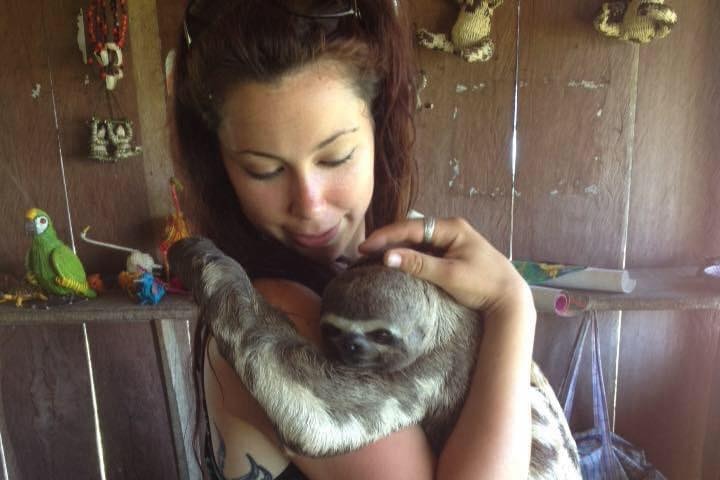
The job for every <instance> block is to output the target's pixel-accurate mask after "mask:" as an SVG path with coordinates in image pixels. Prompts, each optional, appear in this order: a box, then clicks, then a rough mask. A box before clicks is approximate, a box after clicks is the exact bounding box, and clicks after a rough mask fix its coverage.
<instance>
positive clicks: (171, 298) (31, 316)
mask: <svg viewBox="0 0 720 480" xmlns="http://www.w3.org/2000/svg"><path fill="white" fill-rule="evenodd" d="M196 311H197V308H196V306H195V304H194V303H193V302H192V300H191V299H190V298H189V297H187V296H183V295H167V296H165V297H164V298H163V299H162V301H161V302H160V303H158V304H157V305H140V304H138V303H137V302H136V301H135V300H132V299H130V298H128V296H127V295H126V294H125V293H123V292H119V291H113V292H109V293H107V294H104V295H102V296H100V297H99V298H97V299H94V300H87V301H80V302H78V303H74V304H72V305H66V306H59V307H53V308H51V309H49V310H45V309H44V308H36V309H32V308H15V306H14V305H12V304H2V305H0V325H44V324H48V323H50V324H70V325H79V324H82V323H103V324H104V323H127V322H132V323H137V322H140V323H143V322H145V323H147V322H149V321H151V320H156V319H159V318H163V319H169V320H179V321H181V322H182V321H186V320H188V319H189V318H193V317H194V315H195V314H196Z"/></svg>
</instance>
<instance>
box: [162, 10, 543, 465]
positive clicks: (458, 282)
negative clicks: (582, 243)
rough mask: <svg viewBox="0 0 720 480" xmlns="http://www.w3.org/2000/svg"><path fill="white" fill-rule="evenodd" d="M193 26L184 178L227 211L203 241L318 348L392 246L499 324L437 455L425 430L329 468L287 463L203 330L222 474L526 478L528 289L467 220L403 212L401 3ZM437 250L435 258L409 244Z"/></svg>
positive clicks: (247, 13)
mask: <svg viewBox="0 0 720 480" xmlns="http://www.w3.org/2000/svg"><path fill="white" fill-rule="evenodd" d="M185 27H186V28H185V32H184V34H183V40H182V42H181V46H180V48H179V51H178V57H177V68H176V77H175V94H176V104H175V115H176V122H177V128H178V134H179V139H180V147H181V153H182V161H183V162H184V168H186V169H187V170H188V173H189V175H190V178H191V179H192V181H193V182H195V186H196V188H197V189H198V191H199V192H200V193H201V197H202V198H203V199H204V200H205V204H206V205H205V206H206V210H207V212H209V213H210V215H209V216H208V218H207V219H205V222H204V233H206V234H207V235H208V236H209V237H211V238H212V239H213V240H215V242H216V243H217V244H218V246H219V247H220V248H221V249H223V250H224V251H225V252H226V253H228V254H231V255H233V256H235V257H236V259H237V260H238V261H240V263H241V264H243V266H244V267H245V268H246V269H247V270H248V272H249V273H250V275H251V277H252V278H253V279H254V285H255V287H256V288H257V289H258V290H259V291H260V292H261V293H262V294H263V295H264V296H265V297H266V299H267V300H268V301H269V302H270V303H272V304H274V305H275V306H276V307H278V308H280V309H282V310H284V311H286V312H287V313H288V315H289V316H290V317H291V319H292V320H293V322H294V323H295V325H296V326H297V328H298V330H299V331H300V333H302V334H303V335H305V336H307V337H308V338H310V339H313V340H317V339H318V336H319V333H318V325H317V319H318V311H319V297H318V294H319V293H320V292H322V288H323V286H324V285H325V283H327V281H328V280H329V279H330V278H332V276H333V275H334V274H335V273H336V272H337V271H338V269H341V268H343V265H344V264H345V263H346V262H347V261H349V260H352V259H354V258H357V257H358V256H359V255H361V254H368V253H371V252H376V251H383V250H385V253H384V259H385V263H386V264H388V265H389V266H392V267H395V268H401V269H403V270H405V271H408V272H410V273H412V274H414V275H416V276H418V277H420V278H424V279H426V280H429V281H431V282H433V283H435V284H437V285H439V286H440V287H442V288H444V289H445V290H446V291H447V292H448V293H450V294H451V295H452V296H454V297H455V298H456V299H457V300H458V301H459V302H461V303H463V304H465V305H466V306H469V307H471V308H475V309H477V310H481V311H483V312H484V316H485V322H486V323H485V333H484V337H483V341H482V344H481V346H480V351H479V352H478V362H477V368H476V372H475V374H474V377H473V379H472V384H471V389H470V392H469V394H468V397H467V400H466V403H465V405H464V407H463V411H462V414H461V417H460V419H459V421H458V423H457V425H456V426H455V428H454V430H453V433H452V435H451V436H450V438H449V440H448V442H447V444H446V445H445V447H444V449H443V451H442V453H441V454H440V456H439V457H438V458H434V456H433V454H432V453H431V451H430V449H429V447H428V444H427V440H426V439H425V437H424V434H423V432H422V430H421V429H420V427H419V426H415V427H411V428H408V429H405V430H403V431H400V432H397V433H395V434H393V435H391V436H389V437H387V438H385V439H382V440H380V441H378V442H376V443H374V444H372V445H369V446H367V447H365V448H363V449H361V450H359V451H357V452H353V453H350V454H347V455H342V456H338V457H333V458H326V459H309V458H303V457H293V458H292V459H290V458H288V457H287V456H286V455H285V454H284V453H283V451H282V449H281V448H280V447H279V445H278V443H277V439H276V438H275V436H274V434H273V431H272V427H271V425H270V422H269V420H268V419H267V417H266V416H265V414H264V412H263V411H262V409H261V408H260V407H259V406H258V405H257V403H256V402H255V401H254V400H253V399H252V397H251V396H250V395H249V394H248V392H247V391H246V390H245V389H244V387H243V385H242V383H241V381H240V380H239V379H238V377H237V376H236V375H235V373H234V372H233V370H232V368H231V367H230V366H229V365H228V364H227V362H225V360H224V359H223V358H222V357H221V356H220V355H219V353H218V351H217V348H216V345H215V343H214V341H213V339H212V338H211V337H210V336H209V335H208V329H207V325H206V324H203V323H202V322H201V323H200V325H199V326H198V329H197V331H196V334H195V341H194V351H195V355H196V358H195V360H196V362H195V373H196V380H197V387H198V388H197V392H198V399H199V400H198V401H199V408H198V419H197V421H198V426H199V438H200V441H201V445H202V447H201V448H202V449H203V453H204V454H205V456H207V457H208V458H209V459H210V462H209V464H210V467H211V470H217V472H216V475H217V476H220V475H224V476H225V477H226V478H263V479H265V478H268V479H269V478H285V479H287V478H311V479H334V478H343V479H369V478H372V479H381V478H394V479H397V478H408V479H424V478H427V479H430V478H443V479H444V478H452V479H462V478H473V479H477V478H493V479H498V478H503V479H509V478H526V477H527V470H528V463H529V458H530V406H529V399H528V396H527V392H528V385H529V377H530V373H529V372H530V361H531V355H532V341H533V335H534V328H535V310H534V307H533V304H532V297H531V295H530V292H529V288H528V287H527V285H526V284H525V282H524V281H523V280H522V278H521V277H520V276H519V275H518V274H517V273H516V272H515V270H514V269H513V267H512V265H511V264H510V263H509V262H508V260H507V259H506V258H505V257H504V256H503V255H502V254H501V253H499V252H498V251H497V250H495V249H494V248H493V247H492V246H491V245H490V244H489V243H488V242H487V241H486V240H485V239H484V238H483V237H482V236H481V235H480V234H479V233H477V232H476V231H474V230H473V229H472V227H470V226H469V225H468V224H467V222H465V221H463V220H460V219H441V220H438V221H437V224H436V225H435V227H434V228H433V225H432V224H431V223H430V222H427V223H425V224H423V222H421V221H418V220H404V218H405V217H406V215H407V213H408V210H409V207H410V203H411V200H412V197H413V190H414V185H415V166H414V162H413V159H412V156H411V146H412V133H413V125H412V119H411V113H412V110H413V107H414V91H413V88H412V78H413V76H412V74H413V70H412V65H411V62H410V52H411V49H412V47H411V43H410V34H409V30H408V28H407V20H406V18H404V13H403V8H402V6H399V7H398V5H397V2H393V1H391V0H356V1H352V0H347V1H343V0H338V1H332V0H330V1H328V0H324V1H323V0H316V1H300V0H295V1H292V0H236V1H230V0H226V1H219V0H215V1H212V0H205V1H204V2H203V1H196V2H191V4H190V5H189V6H188V11H187V14H186V21H185ZM366 234H369V236H368V237H367V238H366ZM423 241H424V242H426V243H431V246H432V247H433V251H435V252H438V253H437V255H436V256H430V255H426V254H421V253H419V252H416V251H414V250H411V249H409V248H407V247H408V246H413V245H418V244H420V243H422V242H423ZM208 428H209V433H210V434H207V433H208V432H207V429H208ZM219 472H222V473H221V474H220V473H219ZM206 473H207V472H206Z"/></svg>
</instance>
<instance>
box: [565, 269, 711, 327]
mask: <svg viewBox="0 0 720 480" xmlns="http://www.w3.org/2000/svg"><path fill="white" fill-rule="evenodd" d="M697 272H698V267H674V268H645V269H634V270H633V269H631V270H629V273H630V278H633V279H635V280H637V285H636V287H635V289H634V290H633V291H632V292H631V293H607V292H597V291H587V290H571V289H562V290H563V292H565V293H566V294H567V295H568V300H569V307H570V308H569V314H568V316H573V315H579V314H581V313H582V312H585V311H593V310H594V311H615V310H714V309H720V279H715V278H710V277H703V276H698V275H697Z"/></svg>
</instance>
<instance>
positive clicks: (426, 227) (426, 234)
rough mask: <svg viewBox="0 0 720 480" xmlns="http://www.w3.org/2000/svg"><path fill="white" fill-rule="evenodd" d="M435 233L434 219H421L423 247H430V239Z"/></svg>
mask: <svg viewBox="0 0 720 480" xmlns="http://www.w3.org/2000/svg"><path fill="white" fill-rule="evenodd" d="M434 233H435V217H424V218H423V239H422V243H423V245H430V244H431V243H432V237H433V234H434Z"/></svg>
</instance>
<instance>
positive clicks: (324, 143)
mask: <svg viewBox="0 0 720 480" xmlns="http://www.w3.org/2000/svg"><path fill="white" fill-rule="evenodd" d="M358 130H359V128H358V127H355V128H348V129H345V130H339V131H337V132H335V133H333V134H332V135H330V136H329V137H328V138H326V139H325V140H323V141H322V142H320V143H318V144H317V145H315V147H313V149H312V151H313V152H317V151H318V150H320V149H321V148H323V147H326V146H328V145H330V144H331V143H332V142H334V141H335V140H337V139H338V138H339V137H341V136H343V135H346V134H349V133H355V132H357V131H358ZM235 153H238V154H243V153H247V154H250V155H257V156H258V157H267V158H272V159H273V160H279V161H281V162H284V161H286V159H285V158H283V157H281V156H279V155H275V154H272V153H268V152H261V151H259V150H250V149H246V150H237V151H235Z"/></svg>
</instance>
